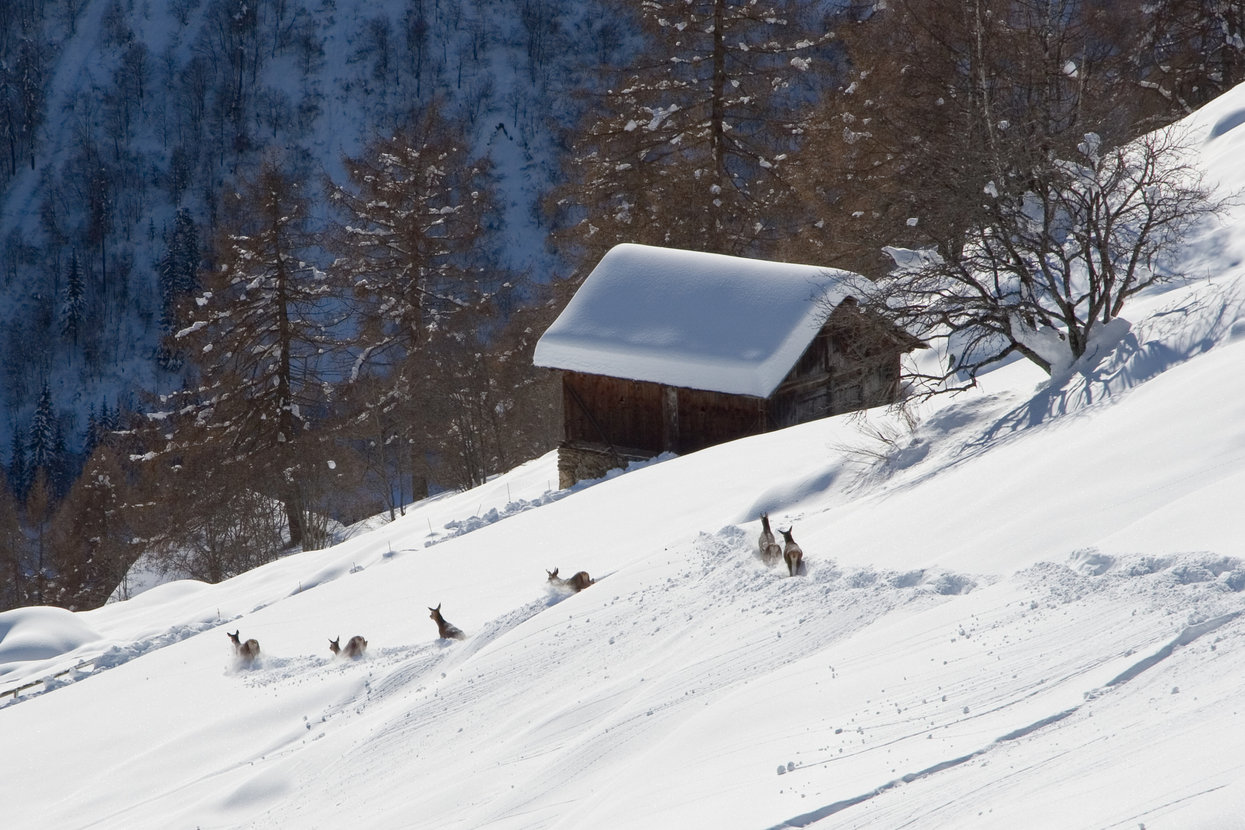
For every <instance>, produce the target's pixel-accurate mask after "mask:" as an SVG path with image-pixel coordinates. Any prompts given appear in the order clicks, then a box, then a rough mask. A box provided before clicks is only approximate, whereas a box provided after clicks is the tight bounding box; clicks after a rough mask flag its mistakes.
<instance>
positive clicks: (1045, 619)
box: [770, 550, 1245, 828]
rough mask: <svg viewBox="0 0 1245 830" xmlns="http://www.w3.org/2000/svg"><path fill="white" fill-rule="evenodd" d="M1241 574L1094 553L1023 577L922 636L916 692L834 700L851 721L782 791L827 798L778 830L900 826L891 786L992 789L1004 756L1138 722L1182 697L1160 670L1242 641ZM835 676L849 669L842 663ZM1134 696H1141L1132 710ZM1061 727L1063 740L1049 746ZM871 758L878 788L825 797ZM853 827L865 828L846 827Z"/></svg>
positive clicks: (1179, 559)
mask: <svg viewBox="0 0 1245 830" xmlns="http://www.w3.org/2000/svg"><path fill="white" fill-rule="evenodd" d="M1241 572H1242V563H1241V562H1239V561H1237V560H1234V559H1231V558H1225V557H1220V556H1215V555H1212V554H1204V553H1202V554H1173V555H1170V556H1163V557H1154V556H1107V555H1104V554H1102V553H1100V552H1098V551H1095V550H1088V551H1077V552H1075V553H1074V554H1072V555H1071V556H1070V557H1069V559H1068V561H1067V562H1066V563H1065V564H1054V563H1043V564H1039V565H1036V566H1034V567H1032V568H1029V569H1026V570H1024V571H1021V572H1019V573H1018V574H1016V575H1014V577H1012V579H1011V581H1012V582H1013V583H1014V587H1016V588H1019V593H1020V596H1019V598H1017V599H1013V600H1011V601H1009V602H1007V603H1006V604H1005V605H1003V606H996V607H993V608H973V609H972V611H971V613H969V614H967V615H966V617H965V618H964V619H963V620H961V621H959V622H958V623H957V624H956V625H955V626H954V628H951V627H948V629H946V630H945V634H944V638H945V643H944V645H943V646H942V647H941V648H936V647H935V644H934V638H931V640H930V642H929V644H928V648H929V650H930V652H931V654H930V663H931V666H930V669H929V672H928V674H927V675H926V676H925V677H924V678H922V681H921V683H919V684H913V685H911V686H910V687H909V686H903V687H897V688H894V689H890V688H888V689H887V690H885V694H881V693H879V695H878V696H877V698H872V699H866V700H863V701H861V700H856V701H854V702H853V701H851V700H846V699H845V700H842V701H841V702H842V704H843V705H844V708H845V709H847V710H849V711H850V714H847V715H846V717H845V718H844V721H843V723H842V724H841V725H840V726H839V727H838V728H837V729H836V730H833V731H834V733H835V734H833V735H831V736H829V738H828V739H825V740H823V742H822V743H821V744H820V745H819V746H818V747H817V749H816V750H815V751H813V752H810V753H808V754H809V755H812V756H813V757H810V758H809V759H807V760H803V761H797V762H788V763H787V764H786V765H784V766H782V767H781V771H782V775H783V778H782V779H780V780H781V782H782V786H783V787H785V788H787V789H788V790H789V791H792V792H800V793H801V794H802V795H812V794H813V793H819V794H828V793H831V792H834V793H835V794H834V797H832V798H830V799H826V800H824V801H823V802H822V806H820V807H816V808H814V809H811V810H804V811H802V812H800V813H798V814H796V815H793V816H791V817H790V818H788V819H786V820H784V821H783V822H780V823H779V824H777V825H774V826H775V827H776V828H794V827H808V826H812V825H814V824H816V823H817V822H819V821H822V820H824V819H827V818H829V817H830V816H837V819H836V822H843V823H842V824H841V825H840V824H839V823H836V825H835V826H836V827H839V826H843V827H853V826H861V827H863V826H868V824H867V821H866V819H865V817H864V814H865V813H867V814H868V816H869V819H868V820H870V821H875V822H880V823H882V824H886V823H887V822H888V820H890V821H894V822H895V823H896V824H900V823H902V821H901V818H902V817H903V816H904V813H903V808H902V807H901V806H900V802H901V801H902V800H903V799H902V798H899V797H896V798H889V796H890V794H891V793H893V792H894V791H896V790H897V789H899V788H900V787H901V786H904V785H909V784H914V783H917V782H920V781H923V780H924V779H928V778H932V777H934V776H941V775H948V774H953V773H952V771H956V772H955V773H954V774H962V775H963V776H964V777H965V778H971V780H972V781H973V782H974V783H972V784H971V785H969V786H972V787H983V786H988V784H985V783H982V782H983V781H984V782H988V781H990V780H991V776H999V777H1002V776H1005V775H1007V773H1006V772H1004V771H1003V769H1004V768H1005V767H1006V764H997V763H996V764H992V763H991V761H990V759H991V758H992V757H994V756H995V755H996V754H1004V755H1006V754H1007V748H1008V747H1009V746H1010V745H1013V744H1016V743H1018V742H1025V741H1037V742H1043V741H1045V742H1046V743H1045V744H1042V746H1043V747H1045V746H1047V745H1049V747H1050V749H1049V750H1048V751H1049V752H1050V753H1051V758H1052V760H1053V759H1055V758H1057V757H1058V756H1059V754H1060V753H1062V752H1064V751H1066V746H1067V744H1068V743H1069V742H1070V741H1076V740H1078V739H1077V738H1074V737H1072V736H1071V735H1072V734H1076V732H1075V731H1076V730H1087V729H1088V728H1089V726H1090V725H1092V723H1093V720H1092V718H1093V716H1094V713H1095V712H1096V711H1099V710H1100V709H1101V708H1102V707H1108V706H1114V705H1132V706H1139V707H1140V708H1141V709H1142V710H1143V711H1144V710H1145V709H1147V708H1148V707H1149V706H1152V705H1153V704H1152V703H1147V702H1146V700H1150V699H1152V698H1151V696H1153V695H1155V694H1164V695H1178V694H1181V693H1182V690H1181V688H1180V686H1179V685H1177V684H1173V683H1172V682H1171V681H1170V680H1168V679H1167V675H1168V674H1172V675H1173V676H1179V668H1178V665H1177V666H1176V667H1173V668H1171V669H1169V670H1165V669H1164V666H1165V665H1166V664H1168V663H1169V662H1170V661H1181V660H1207V659H1218V658H1217V656H1216V654H1217V652H1216V649H1219V648H1220V647H1221V646H1222V645H1223V644H1224V643H1237V644H1240V643H1242V642H1243V641H1245V626H1243V625H1242V624H1241V618H1242V615H1243V614H1245V610H1243V609H1242V601H1241V597H1240V596H1239V592H1240V590H1241V589H1240V587H1238V586H1239V584H1240V577H1239V575H1240V574H1241ZM970 604H971V603H970ZM949 607H950V606H949ZM965 610H966V611H968V610H970V609H969V608H966V609H965ZM1017 632H1021V633H1020V634H1018V633H1017ZM839 665H840V666H841V667H844V668H846V669H847V670H848V671H850V669H851V665H850V662H849V661H847V660H842V661H840V664H839ZM1151 678H1153V679H1151ZM1134 687H1135V688H1136V690H1135V691H1134ZM879 692H880V690H879ZM1188 693H1190V694H1196V691H1188ZM917 695H919V697H917ZM1130 696H1145V697H1144V698H1143V699H1142V700H1139V701H1137V702H1136V703H1133V702H1131V701H1129V697H1130ZM879 699H880V700H879ZM851 710H854V711H851ZM887 713H890V714H891V715H892V717H887ZM900 713H902V715H903V716H902V717H893V715H897V714H900ZM1065 727H1066V728H1067V729H1070V730H1073V732H1072V733H1070V734H1069V735H1068V736H1065V737H1062V738H1060V737H1057V736H1059V735H1063V734H1064V733H1063V732H1061V730H1063V729H1064V728H1065ZM983 731H984V732H986V733H987V734H990V733H993V735H994V737H993V738H992V739H990V740H987V741H985V742H984V743H983V742H981V741H980V739H979V737H975V736H980V735H981V733H982V732H983ZM1080 740H1094V739H1093V738H1081V739H1080ZM1032 754H1033V753H1032V752H1030V753H1028V755H1029V756H1031V755H1032ZM869 755H873V756H876V757H877V758H878V759H879V762H880V763H879V764H878V767H879V770H880V771H884V772H889V773H890V774H889V775H885V776H880V777H879V781H880V782H881V783H879V784H877V785H876V786H875V787H873V788H871V789H863V790H862V789H859V788H857V789H856V791H855V792H851V791H848V792H841V791H839V792H835V790H836V788H835V787H834V786H833V784H832V783H831V784H830V785H829V786H824V784H825V783H826V776H831V777H832V776H833V775H834V770H835V763H836V761H837V760H838V759H839V758H845V757H852V758H856V759H859V758H860V757H862V756H869ZM940 756H941V757H940ZM1009 757H1010V756H1009ZM905 767H906V770H905ZM770 769H771V770H772V769H773V767H770ZM994 769H998V770H999V771H998V772H991V770H994ZM961 770H968V771H967V772H962V773H961V772H960V771H961ZM771 774H772V773H771ZM940 786H943V787H947V786H952V787H953V786H954V785H948V784H946V783H944V784H942V785H940ZM865 802H873V804H872V806H871V807H870V808H869V810H867V811H862V812H861V813H859V814H857V813H855V812H852V813H848V812H847V811H848V810H850V809H851V808H853V807H857V806H859V805H861V804H863V803H865ZM888 811H893V813H892V812H888ZM857 815H859V819H857V818H855V817H856V816H857ZM926 818H927V819H929V818H930V817H926ZM858 820H859V821H860V822H864V823H859V824H857V823H853V822H856V821H858ZM931 826H934V825H932V824H931Z"/></svg>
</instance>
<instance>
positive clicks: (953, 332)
mask: <svg viewBox="0 0 1245 830" xmlns="http://www.w3.org/2000/svg"><path fill="white" fill-rule="evenodd" d="M1189 149H1190V148H1189V146H1188V145H1187V144H1186V143H1185V142H1184V140H1182V136H1181V134H1180V133H1179V132H1178V131H1176V130H1175V129H1169V130H1163V131H1159V132H1155V133H1152V134H1150V135H1147V136H1145V137H1143V138H1141V139H1139V140H1137V141H1134V142H1130V143H1127V144H1124V145H1121V146H1118V147H1105V146H1102V145H1101V143H1100V141H1099V140H1098V138H1097V136H1094V135H1092V134H1091V135H1088V136H1086V137H1085V139H1084V140H1083V141H1082V142H1081V144H1080V146H1079V149H1078V153H1077V155H1076V157H1075V158H1067V159H1065V158H1057V157H1051V158H1049V159H1048V160H1047V163H1046V164H1044V165H1043V166H1041V167H1040V168H1035V169H1033V170H1032V171H1031V175H1030V179H1029V181H1028V182H1027V185H1028V186H1026V187H1022V188H1016V189H1014V190H1013V191H1012V192H1011V193H1008V192H1006V191H1005V189H1004V188H1003V187H1001V186H998V185H996V184H995V183H994V182H989V183H987V185H986V187H985V188H984V192H983V193H982V194H981V197H980V199H979V209H978V216H977V221H976V222H975V223H974V224H972V225H971V226H970V227H969V228H967V229H966V231H965V232H964V233H963V234H957V235H948V236H944V237H939V238H931V239H930V240H929V241H930V243H931V244H930V246H929V247H927V248H925V249H923V250H921V251H910V250H904V249H891V251H890V252H891V254H892V256H894V257H895V260H896V263H897V265H898V266H899V267H898V268H896V269H895V270H894V271H893V272H892V273H891V274H890V275H889V276H887V277H885V278H883V279H881V280H879V281H878V282H877V283H875V284H874V285H873V286H871V287H869V288H867V289H866V293H867V295H868V302H867V305H868V307H869V308H871V309H872V310H874V311H876V312H879V313H883V314H885V315H887V316H888V317H889V318H890V319H891V320H892V321H894V322H895V323H897V324H898V325H900V326H902V327H904V328H906V329H907V330H908V331H910V332H912V333H913V334H915V335H917V336H918V337H921V338H923V339H927V340H928V339H937V338H948V339H949V351H950V353H951V364H950V365H949V366H947V367H946V368H945V370H943V371H940V372H936V373H934V374H933V375H930V376H926V377H924V378H923V379H924V380H926V381H931V382H935V383H938V384H942V383H944V382H947V381H951V380H952V379H953V378H957V377H958V378H959V379H960V380H962V381H968V382H970V383H971V382H972V381H973V380H974V379H975V377H976V374H977V372H978V371H979V370H981V369H982V368H983V367H985V366H987V365H990V364H992V363H995V362H997V361H999V360H1001V359H1003V358H1005V357H1007V356H1008V355H1011V354H1013V353H1019V354H1021V355H1023V356H1024V357H1025V358H1027V359H1029V360H1030V361H1032V362H1033V363H1035V364H1036V365H1038V366H1040V367H1041V368H1042V369H1043V370H1045V371H1046V372H1048V373H1050V372H1052V371H1054V370H1058V369H1060V368H1062V367H1066V366H1068V365H1070V364H1071V363H1072V362H1073V361H1075V360H1076V359H1078V358H1080V357H1081V356H1082V355H1084V354H1085V353H1086V351H1087V350H1088V349H1089V348H1090V346H1091V344H1092V343H1093V342H1094V339H1095V336H1096V335H1097V333H1098V332H1099V331H1100V330H1101V327H1103V326H1105V325H1106V324H1108V323H1110V322H1111V321H1112V320H1115V319H1117V318H1119V317H1120V316H1121V314H1122V313H1123V311H1124V309H1125V306H1126V304H1127V302H1128V301H1129V299H1130V298H1132V297H1133V296H1135V295H1136V294H1137V293H1138V292H1140V291H1142V290H1144V289H1146V288H1147V287H1149V286H1151V285H1154V284H1155V283H1157V282H1161V281H1165V280H1172V279H1176V278H1178V277H1180V276H1181V275H1180V274H1179V273H1178V272H1177V271H1175V270H1173V266H1174V263H1172V262H1170V261H1167V260H1166V255H1167V254H1168V253H1170V252H1172V251H1174V250H1175V249H1176V248H1177V246H1178V245H1179V244H1181V241H1182V239H1183V238H1184V237H1185V236H1186V235H1187V234H1188V233H1189V231H1190V230H1191V229H1192V228H1193V227H1194V226H1196V225H1197V224H1198V223H1199V222H1201V221H1203V220H1204V219H1206V218H1207V217H1208V216H1210V215H1212V214H1215V213H1217V212H1218V211H1219V210H1220V209H1221V208H1222V206H1223V205H1224V202H1225V199H1224V198H1223V197H1219V196H1216V195H1214V194H1213V193H1212V192H1211V191H1210V190H1209V189H1208V188H1207V187H1206V186H1205V185H1204V184H1203V182H1202V179H1201V176H1200V173H1199V171H1198V169H1197V168H1196V166H1195V164H1194V163H1193V161H1192V159H1191V158H1190V156H1189Z"/></svg>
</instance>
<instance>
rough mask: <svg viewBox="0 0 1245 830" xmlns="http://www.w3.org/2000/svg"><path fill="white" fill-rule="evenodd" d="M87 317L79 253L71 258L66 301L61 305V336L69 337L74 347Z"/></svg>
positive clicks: (74, 253)
mask: <svg viewBox="0 0 1245 830" xmlns="http://www.w3.org/2000/svg"><path fill="white" fill-rule="evenodd" d="M85 317H86V283H85V281H84V280H83V279H82V270H81V268H79V267H78V252H77V251H73V252H72V253H71V254H70V256H69V271H68V272H67V273H66V274H65V301H64V303H63V304H62V305H61V335H62V336H63V337H68V338H69V340H70V342H72V343H73V345H74V347H75V348H77V346H78V335H79V333H80V332H81V330H82V325H83V321H84V318H85Z"/></svg>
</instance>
